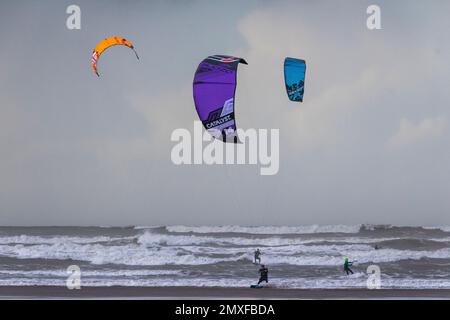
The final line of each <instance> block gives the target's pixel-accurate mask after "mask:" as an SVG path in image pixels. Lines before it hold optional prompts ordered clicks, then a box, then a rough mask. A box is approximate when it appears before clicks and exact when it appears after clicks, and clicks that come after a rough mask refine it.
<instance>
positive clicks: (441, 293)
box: [0, 286, 450, 300]
mask: <svg viewBox="0 0 450 320" xmlns="http://www.w3.org/2000/svg"><path fill="white" fill-rule="evenodd" d="M0 298H1V299H149V300H172V299H186V300H190V299H192V300H199V299H200V300H201V299H203V300H207V299H212V300H215V299H218V300H220V299H251V300H253V299H255V300H264V299H280V300H310V299H312V300H316V299H317V300H327V299H331V300H335V299H394V300H395V299H446V300H447V299H449V300H450V289H380V290H368V289H276V288H264V289H250V288H218V287H212V288H210V287H208V288H202V287H82V288H81V289H80V290H69V289H67V288H66V287H52V286H39V287H38V286H17V287H12V286H11V287H0Z"/></svg>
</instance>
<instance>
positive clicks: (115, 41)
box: [92, 37, 139, 77]
mask: <svg viewBox="0 0 450 320" xmlns="http://www.w3.org/2000/svg"><path fill="white" fill-rule="evenodd" d="M117 45H123V46H127V47H128V48H130V49H131V50H133V51H134V53H135V54H136V58H138V59H139V56H138V54H137V52H136V50H135V49H134V46H133V44H132V43H131V42H130V41H128V40H127V39H124V38H121V37H109V38H106V39H105V40H102V41H100V42H99V43H98V44H97V46H96V47H95V49H94V50H93V51H92V69H93V70H94V72H95V74H96V75H97V76H99V77H100V74H99V73H98V70H97V62H98V59H99V58H100V56H101V55H102V53H103V52H104V51H105V50H106V49H108V48H110V47H113V46H117Z"/></svg>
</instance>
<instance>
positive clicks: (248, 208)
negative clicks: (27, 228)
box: [0, 0, 450, 225]
mask: <svg viewBox="0 0 450 320" xmlns="http://www.w3.org/2000/svg"><path fill="white" fill-rule="evenodd" d="M373 3H376V4H378V5H379V6H380V7H381V10H382V27H383V29H382V30H377V31H369V30H368V29H367V28H366V18H367V15H366V8H367V7H368V6H369V5H370V4H373ZM71 4H77V5H79V6H80V7H81V10H82V29H81V30H78V31H70V30H68V29H67V28H66V19H67V14H66V13H65V11H66V8H67V6H68V5H71ZM448 12H450V2H448V1H445V0H442V1H439V0H433V1H406V0H400V1H381V0H378V1H365V0H358V1H356V0H354V1H351V0H346V1H334V0H333V1H332V0H328V1H325V0H318V1H307V0H304V1H300V0H298V1H287V0H286V1H278V0H277V1H271V0H264V1H263V0H260V1H258V0H249V1H231V0H230V1H206V0H205V1H200V0H198V1H176V0H172V1H113V0H110V1H100V0H99V1H84V0H79V1H76V2H72V1H51V0H48V1H25V0H21V1H1V2H0V36H1V39H2V44H1V46H0V150H1V161H0V225H160V224H190V225H192V224H195V225H207V224H245V225H299V224H358V223H389V224H400V225H419V224H420V225H440V224H450V197H449V194H450V192H449V191H450V148H449V146H450V130H449V102H450V90H449V89H448V87H449V84H450V62H449V59H448V57H449V56H450V35H449V32H448V30H450V19H448V16H447V15H448ZM110 35H119V36H123V37H125V38H127V39H129V40H131V41H133V42H134V44H135V45H136V49H137V50H138V52H139V54H140V56H141V60H140V61H137V60H136V59H134V58H133V56H132V55H131V54H130V52H129V51H128V50H127V49H126V48H114V50H110V51H108V52H107V53H106V54H105V55H104V56H103V57H102V60H101V62H100V66H99V68H100V72H101V74H102V78H100V79H98V78H97V77H96V76H95V75H94V74H93V73H92V70H91V69H90V56H91V51H92V48H93V47H94V46H95V44H96V43H97V42H98V41H99V40H101V39H103V38H105V37H106V36H110ZM211 54H230V55H235V56H240V57H243V58H245V59H246V60H247V61H248V62H249V65H248V66H242V67H241V68H240V70H239V87H238V91H237V105H236V112H237V117H238V120H237V121H238V124H239V126H241V127H242V128H244V129H246V128H279V129H280V171H279V173H278V175H276V176H272V177H264V176H260V175H259V169H258V168H257V167H255V166H175V165H173V164H172V162H171V160H170V152H171V149H172V147H173V146H174V143H172V142H171V141H170V135H171V133H172V131H173V130H174V129H176V128H188V129H191V128H192V126H193V120H196V119H197V116H196V113H195V109H194V105H193V101H192V92H191V88H192V78H193V73H194V71H195V69H196V67H197V65H198V63H199V62H200V61H201V60H202V59H203V58H205V57H206V56H208V55H211ZM286 56H294V57H301V58H304V59H306V61H307V63H308V71H307V80H306V81H307V83H306V94H305V103H304V104H301V105H298V104H292V103H290V102H289V101H287V99H286V94H285V90H284V87H283V79H282V76H283V75H282V69H281V65H282V61H283V59H284V58H285V57H286Z"/></svg>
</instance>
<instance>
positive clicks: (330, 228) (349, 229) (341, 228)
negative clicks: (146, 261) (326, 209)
mask: <svg viewBox="0 0 450 320" xmlns="http://www.w3.org/2000/svg"><path fill="white" fill-rule="evenodd" d="M360 228H361V225H354V226H347V225H310V226H298V227H288V226H264V227H242V226H217V227H214V226H198V227H195V226H167V227H166V229H167V231H169V232H174V233H187V232H192V233H249V234H269V235H270V234H314V233H358V232H359V230H360Z"/></svg>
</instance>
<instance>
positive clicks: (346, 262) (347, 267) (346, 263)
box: [344, 257, 353, 275]
mask: <svg viewBox="0 0 450 320" xmlns="http://www.w3.org/2000/svg"><path fill="white" fill-rule="evenodd" d="M352 265H353V261H349V260H348V258H347V257H345V260H344V271H345V273H347V275H349V273H351V274H353V271H352V269H350V266H352Z"/></svg>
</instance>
